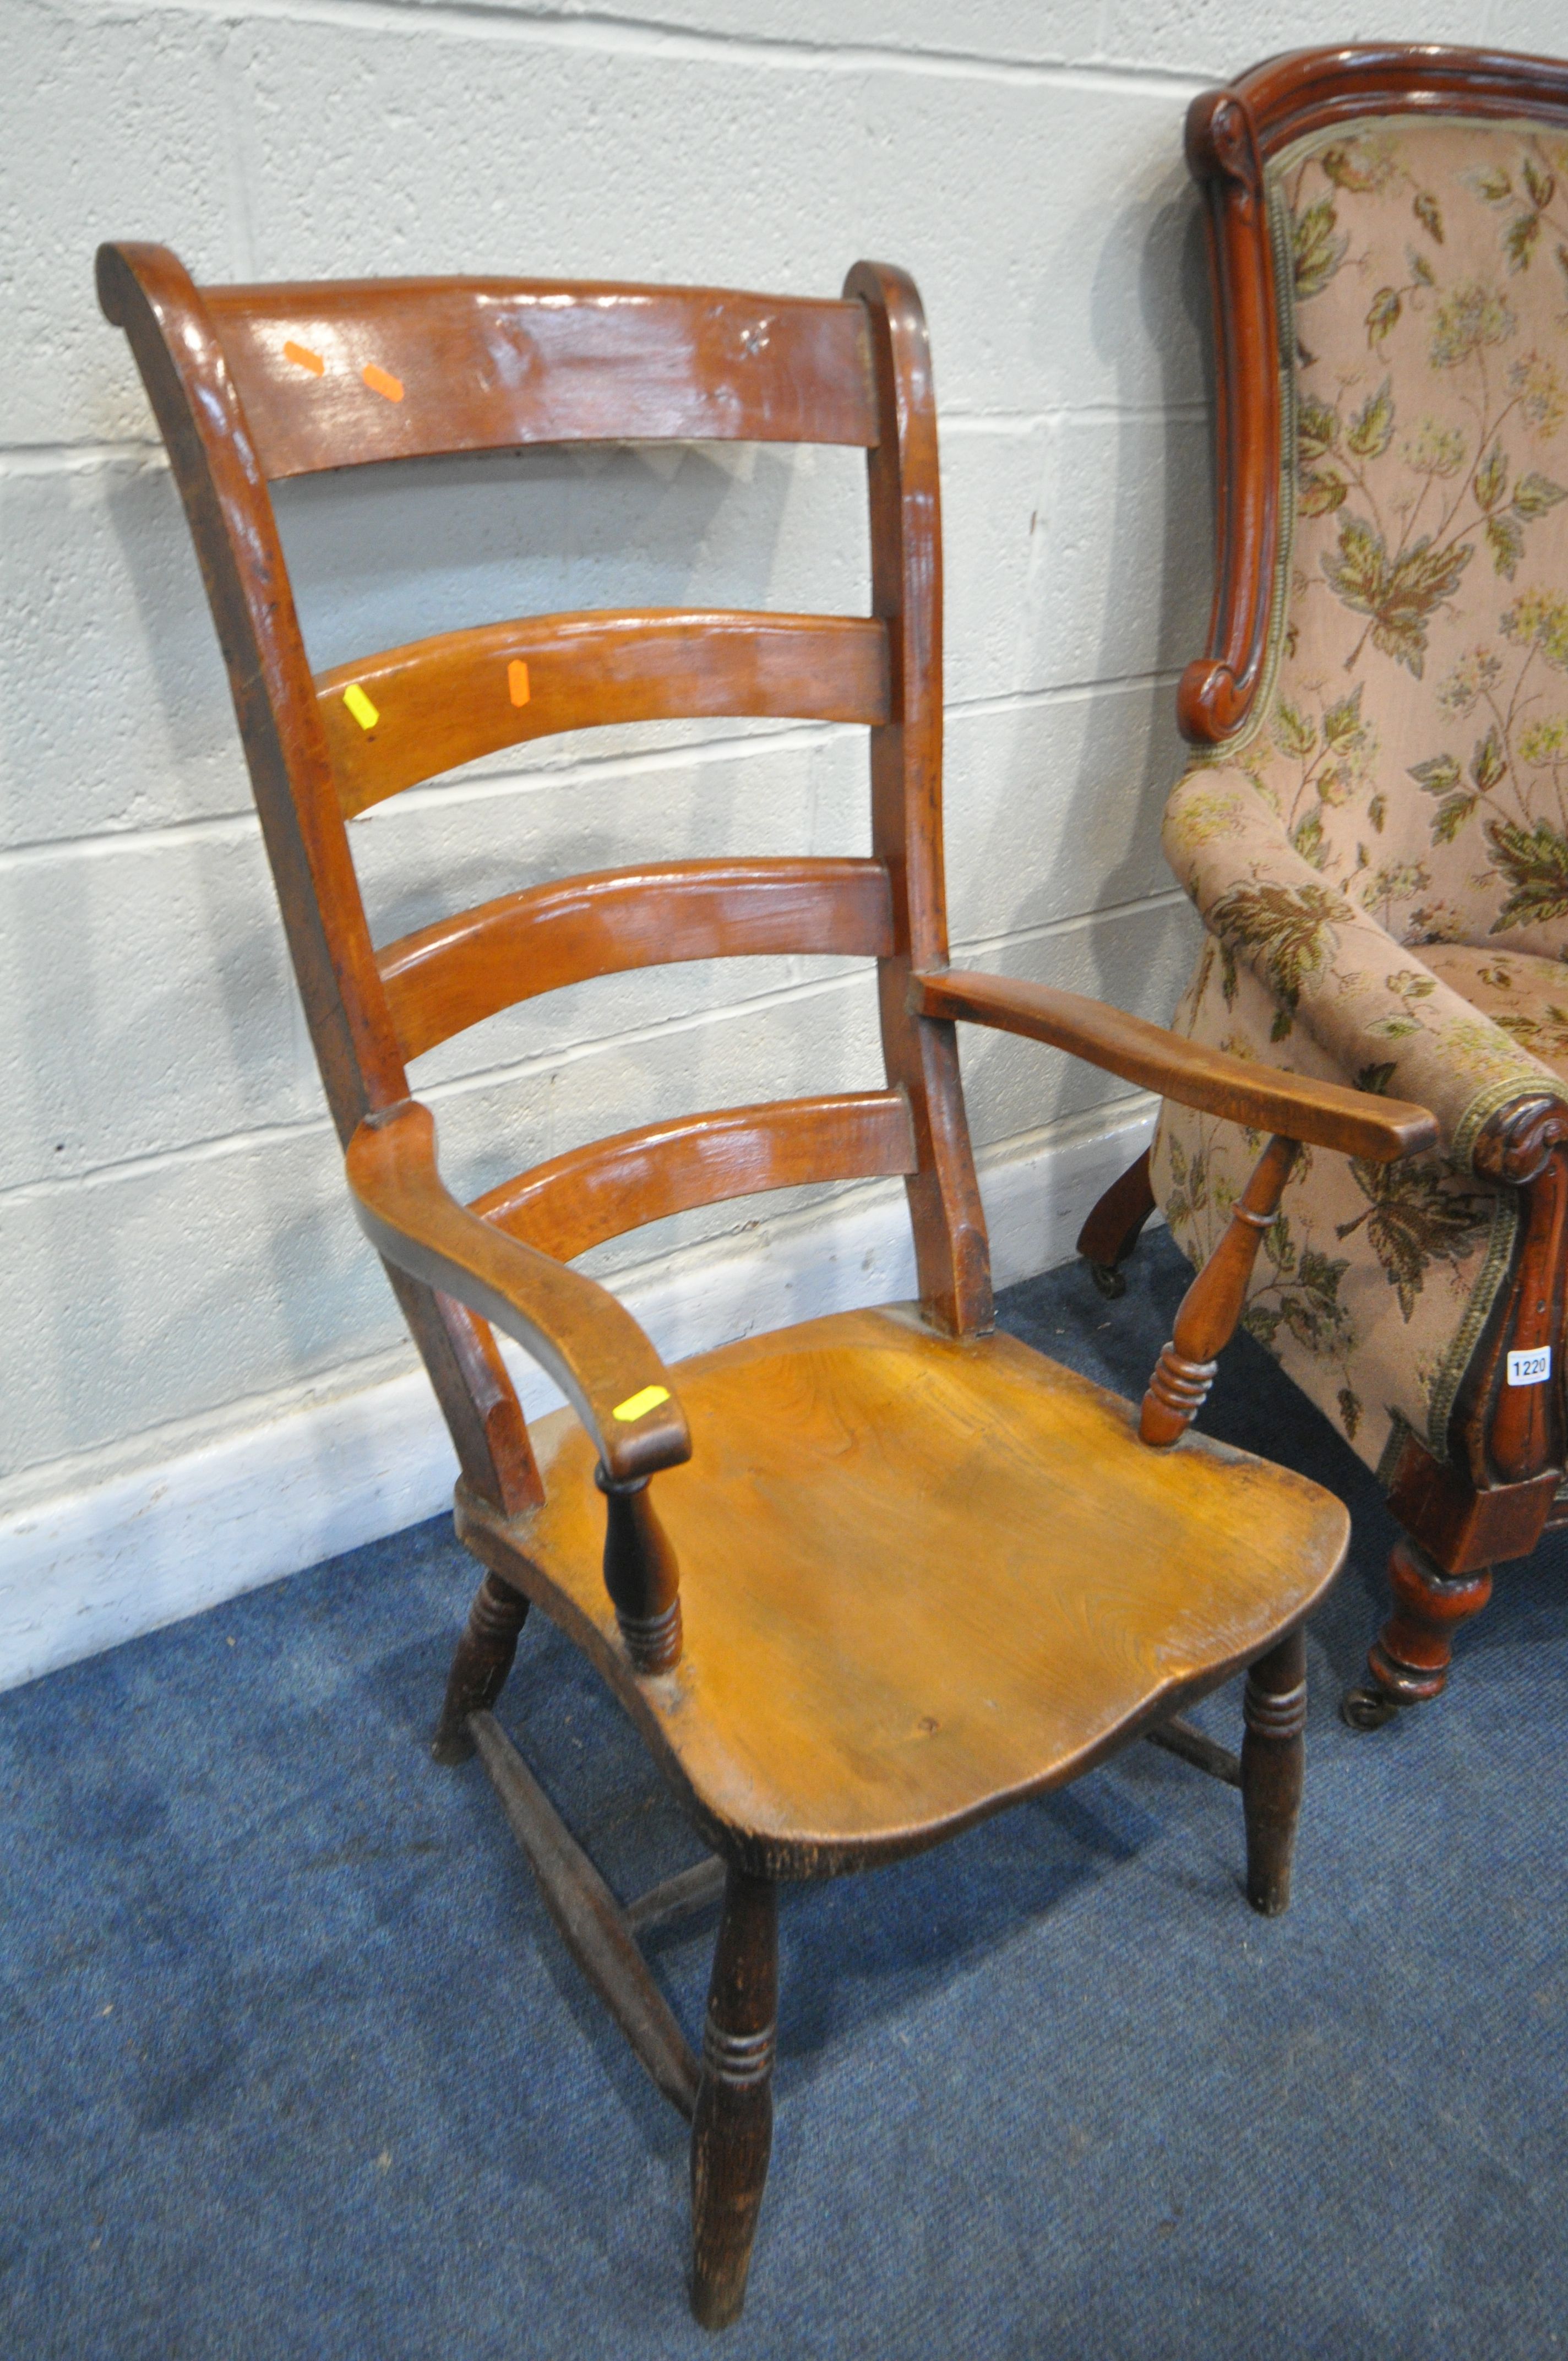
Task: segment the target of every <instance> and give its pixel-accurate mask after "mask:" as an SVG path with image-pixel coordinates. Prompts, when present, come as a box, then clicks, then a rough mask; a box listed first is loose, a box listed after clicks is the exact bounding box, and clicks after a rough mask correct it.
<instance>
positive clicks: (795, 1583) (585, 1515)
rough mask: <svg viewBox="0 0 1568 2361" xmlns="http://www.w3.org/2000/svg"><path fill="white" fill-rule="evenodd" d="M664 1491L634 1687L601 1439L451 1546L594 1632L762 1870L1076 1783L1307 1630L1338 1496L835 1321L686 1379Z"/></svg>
mask: <svg viewBox="0 0 1568 2361" xmlns="http://www.w3.org/2000/svg"><path fill="white" fill-rule="evenodd" d="M672 1382H673V1383H674V1384H676V1385H678V1387H679V1389H680V1394H681V1400H682V1402H683V1405H684V1406H685V1411H686V1413H687V1416H688V1417H689V1419H690V1422H691V1429H692V1437H693V1455H692V1460H691V1463H690V1465H689V1466H685V1467H681V1468H675V1469H672V1470H671V1471H670V1472H669V1473H668V1474H667V1475H665V1476H663V1477H661V1478H660V1480H659V1484H658V1487H657V1490H658V1497H659V1511H660V1515H661V1517H662V1518H663V1521H664V1524H665V1527H666V1530H667V1532H668V1533H669V1536H670V1540H671V1542H672V1543H673V1545H674V1549H675V1551H676V1553H677V1554H678V1555H679V1558H680V1563H681V1602H682V1612H683V1618H684V1621H685V1654H684V1656H683V1658H682V1660H681V1664H680V1665H679V1667H678V1668H677V1669H676V1671H675V1672H674V1673H673V1674H671V1675H668V1676H666V1677H665V1678H664V1679H663V1680H658V1681H638V1680H636V1679H635V1677H634V1676H633V1675H631V1674H630V1672H629V1670H628V1668H627V1665H626V1660H625V1657H624V1655H623V1654H622V1653H621V1651H620V1645H619V1642H618V1636H617V1630H616V1623H615V1617H614V1613H613V1610H612V1609H611V1607H610V1603H609V1599H608V1598H607V1597H606V1595H605V1590H604V1586H603V1583H602V1580H601V1578H600V1572H599V1554H600V1545H601V1538H602V1534H603V1528H604V1516H603V1504H602V1501H601V1500H600V1498H599V1495H598V1491H597V1490H596V1488H595V1486H594V1482H593V1459H594V1454H593V1448H592V1445H591V1444H590V1443H589V1441H588V1439H587V1436H586V1435H584V1433H583V1432H582V1430H581V1428H580V1427H579V1426H578V1425H577V1423H576V1421H575V1420H574V1419H572V1418H571V1417H570V1416H569V1415H566V1414H562V1413H557V1414H556V1415H555V1416H554V1417H553V1418H548V1419H545V1420H543V1421H541V1422H539V1423H538V1424H537V1425H536V1426H535V1427H534V1429H533V1430H532V1432H533V1436H534V1442H535V1446H536V1448H537V1450H538V1453H539V1459H540V1466H541V1470H542V1472H543V1478H544V1486H545V1502H544V1506H543V1508H542V1509H541V1510H538V1511H537V1512H536V1513H534V1514H533V1515H532V1516H524V1517H520V1518H516V1519H513V1520H511V1521H507V1520H504V1519H499V1518H497V1517H496V1516H494V1515H493V1513H488V1512H486V1511H485V1510H483V1509H482V1508H481V1507H480V1506H479V1505H478V1504H477V1503H475V1504H473V1505H472V1506H470V1505H469V1504H467V1503H466V1502H464V1501H461V1500H460V1503H459V1519H460V1525H461V1529H462V1532H463V1535H464V1538H465V1539H466V1541H467V1542H468V1544H469V1546H470V1547H471V1548H473V1549H475V1550H476V1552H477V1554H479V1555H481V1556H483V1557H485V1558H486V1559H487V1561H488V1563H490V1564H491V1565H497V1566H498V1568H499V1570H501V1571H503V1572H508V1573H509V1574H510V1578H511V1579H514V1580H516V1581H518V1582H519V1583H520V1585H521V1587H523V1588H525V1589H527V1590H528V1591H529V1592H530V1593H531V1595H532V1597H533V1598H535V1599H536V1601H537V1602H538V1603H539V1604H540V1605H541V1606H542V1607H543V1609H545V1611H546V1612H547V1613H548V1614H550V1615H551V1616H553V1617H554V1618H555V1619H556V1620H559V1621H560V1622H562V1623H563V1624H564V1626H565V1628H566V1629H567V1630H568V1631H570V1632H572V1634H573V1635H574V1636H575V1637H576V1638H577V1639H578V1640H579V1641H580V1642H582V1643H583V1644H585V1645H586V1646H587V1648H588V1651H589V1653H591V1654H592V1655H593V1657H594V1659H595V1661H596V1662H598V1664H599V1665H600V1667H601V1669H602V1670H604V1671H605V1673H606V1674H607V1675H608V1677H609V1679H610V1680H611V1682H612V1685H613V1686H615V1687H616V1688H617V1690H618V1692H619V1693H620V1696H621V1697H622V1698H623V1699H624V1700H625V1702H626V1703H627V1705H628V1708H629V1709H630V1711H631V1713H632V1714H633V1716H634V1718H635V1719H637V1721H638V1722H639V1724H640V1726H641V1729H642V1730H643V1731H644V1732H645V1734H646V1735H647V1736H648V1738H649V1740H650V1741H651V1742H652V1744H653V1746H654V1748H655V1751H656V1752H658V1753H659V1754H660V1755H661V1756H662V1757H663V1760H664V1763H665V1764H666V1768H667V1769H668V1771H669V1773H670V1775H671V1776H672V1777H673V1778H674V1780H675V1782H676V1784H677V1785H678V1786H680V1787H684V1788H685V1791H686V1795H687V1798H688V1804H689V1807H690V1808H691V1809H692V1811H693V1813H694V1816H695V1817H696V1819H697V1821H698V1824H699V1826H701V1827H702V1828H704V1830H705V1832H706V1833H707V1836H708V1839H709V1841H710V1842H711V1843H712V1844H713V1846H714V1849H715V1850H719V1851H723V1852H725V1853H726V1854H727V1855H728V1856H729V1858H730V1859H733V1860H740V1861H743V1862H744V1863H746V1864H747V1865H748V1866H749V1867H751V1869H753V1870H754V1871H756V1872H758V1873H759V1874H766V1875H778V1876H802V1875H814V1874H818V1875H819V1874H823V1873H826V1872H831V1871H833V1870H837V1869H843V1868H849V1867H853V1866H856V1865H858V1864H863V1863H866V1862H869V1861H876V1860H885V1859H889V1858H892V1857H894V1856H896V1855H897V1854H899V1853H903V1852H910V1851H914V1850H918V1849H919V1848H920V1847H922V1846H924V1845H927V1844H930V1843H932V1842H934V1841H936V1840H937V1839H938V1838H940V1837H942V1836H944V1835H947V1834H949V1833H951V1832H952V1831H953V1830H955V1829H956V1828H960V1827H962V1826H964V1825H965V1824H966V1823H968V1822H970V1821H971V1820H974V1819H977V1818H979V1817H982V1816H983V1815H984V1814H986V1813H987V1812H991V1811H994V1810H996V1809H998V1808H999V1807H1000V1806H1003V1805H1004V1804H1007V1803H1009V1802H1013V1801H1015V1800H1017V1799H1018V1798H1019V1797H1021V1796H1023V1795H1029V1794H1032V1793H1034V1792H1036V1790H1038V1789H1041V1788H1044V1787H1048V1786H1052V1785H1055V1784H1058V1783H1059V1782H1061V1781H1064V1780H1067V1779H1070V1778H1072V1777H1074V1776H1075V1775H1076V1774H1077V1773H1079V1772H1080V1771H1083V1770H1085V1769H1087V1768H1088V1767H1089V1765H1090V1764H1091V1763H1093V1762H1094V1761H1096V1760H1098V1759H1099V1758H1100V1757H1101V1756H1102V1754H1104V1753H1106V1752H1109V1751H1110V1750H1111V1749H1112V1748H1113V1746H1114V1745H1115V1744H1116V1743H1117V1741H1119V1740H1120V1739H1121V1738H1123V1737H1124V1736H1125V1735H1126V1734H1127V1733H1129V1732H1130V1731H1131V1730H1134V1729H1135V1728H1136V1727H1137V1726H1138V1725H1139V1724H1140V1723H1142V1722H1144V1721H1146V1720H1155V1719H1165V1718H1167V1717H1168V1715H1169V1714H1170V1713H1172V1712H1174V1711H1176V1710H1178V1709H1179V1707H1180V1705H1181V1704H1182V1702H1183V1701H1184V1700H1185V1699H1187V1698H1188V1697H1191V1696H1194V1695H1198V1694H1201V1692H1202V1691H1203V1690H1204V1689H1205V1688H1207V1687H1212V1686H1214V1685H1215V1684H1216V1683H1217V1682H1218V1681H1219V1680H1221V1679H1223V1678H1224V1677H1225V1676H1226V1675H1228V1673H1229V1672H1231V1671H1232V1670H1234V1668H1235V1667H1237V1666H1238V1665H1240V1664H1242V1663H1244V1662H1245V1661H1246V1660H1247V1659H1248V1658H1249V1657H1251V1656H1254V1655H1255V1654H1256V1653H1258V1652H1259V1651H1260V1650H1261V1649H1262V1648H1264V1647H1265V1646H1266V1645H1267V1644H1268V1642H1269V1641H1270V1640H1271V1638H1273V1637H1274V1636H1276V1635H1277V1633H1278V1632H1279V1631H1282V1630H1284V1629H1287V1628H1288V1627H1289V1625H1290V1624H1291V1623H1292V1622H1294V1621H1295V1620H1298V1619H1299V1617H1300V1616H1301V1615H1304V1614H1305V1613H1306V1612H1307V1611H1308V1610H1309V1609H1310V1607H1311V1606H1312V1605H1313V1604H1314V1602H1315V1601H1316V1600H1317V1599H1318V1598H1320V1597H1321V1595H1322V1593H1323V1591H1324V1590H1325V1589H1326V1588H1327V1587H1328V1584H1329V1582H1330V1580H1331V1579H1332V1576H1333V1575H1334V1573H1335V1572H1336V1571H1337V1569H1338V1567H1339V1565H1340V1563H1341V1560H1342V1558H1343V1554H1344V1550H1345V1545H1346V1542H1347V1539H1348V1535H1349V1520H1348V1518H1347V1516H1346V1514H1345V1511H1344V1510H1343V1508H1342V1506H1341V1505H1340V1503H1339V1502H1338V1501H1337V1500H1335V1499H1332V1498H1331V1496H1330V1495H1329V1494H1328V1493H1326V1492H1324V1491H1321V1490H1320V1489H1319V1488H1318V1487H1317V1486H1315V1485H1312V1484H1309V1483H1308V1482H1306V1481H1305V1479H1304V1478H1302V1477H1298V1476H1293V1475H1290V1474H1288V1473H1287V1472H1286V1471H1284V1470H1283V1469H1280V1468H1277V1467H1273V1466H1268V1465H1267V1464H1266V1462H1265V1461H1262V1460H1257V1459H1251V1458H1249V1457H1247V1456H1246V1455H1245V1454H1242V1453H1239V1452H1235V1451H1232V1450H1228V1449H1227V1448H1226V1447H1225V1446H1223V1444H1215V1443H1211V1442H1208V1441H1206V1440H1205V1439H1203V1438H1202V1437H1201V1436H1196V1435H1189V1436H1188V1437H1187V1438H1186V1440H1185V1441H1183V1442H1181V1443H1179V1444H1177V1445H1176V1447H1175V1449H1174V1450H1172V1451H1170V1452H1153V1451H1149V1450H1147V1449H1146V1448H1145V1446H1144V1445H1143V1444H1140V1443H1139V1441H1138V1439H1137V1429H1136V1414H1135V1411H1133V1410H1132V1408H1131V1406H1130V1405H1129V1404H1128V1403H1126V1402H1124V1401H1123V1400H1121V1399H1120V1398H1119V1397H1118V1396H1117V1395H1114V1394H1111V1393H1107V1392H1106V1391H1105V1390H1104V1389H1102V1388H1101V1387H1098V1386H1095V1385H1092V1384H1091V1383H1090V1382H1089V1380H1088V1379H1087V1378H1080V1377H1077V1376H1075V1375H1074V1374H1073V1373H1072V1372H1071V1371H1069V1370H1067V1369H1063V1368H1060V1367H1058V1366H1057V1365H1056V1364H1055V1363H1053V1362H1050V1361H1047V1360H1046V1359H1044V1358H1043V1357H1042V1356H1039V1355H1038V1354H1036V1353H1033V1352H1031V1351H1030V1350H1029V1349H1028V1348H1027V1346H1025V1345H1020V1344H1018V1343H1016V1342H1015V1341H1014V1339H1013V1338H1011V1337H1008V1336H1003V1335H992V1336H988V1337H981V1338H973V1339H969V1340H959V1339H955V1338H948V1337H943V1336H938V1335H937V1334H934V1333H933V1332H932V1330H931V1329H930V1328H929V1327H927V1326H926V1325H925V1324H924V1323H922V1322H921V1320H920V1319H919V1317H918V1315H917V1314H916V1312H914V1310H913V1309H907V1310H905V1309H894V1310H891V1311H882V1312H846V1313H842V1314H838V1315H834V1316H831V1317H829V1318H828V1319H824V1320H817V1321H812V1322H808V1323H806V1324H805V1325H803V1326H801V1327H799V1328H795V1329H790V1330H787V1331H784V1332H783V1333H781V1334H775V1335H773V1336H767V1337H761V1338H754V1339H750V1340H748V1341H746V1342H744V1343H741V1344H737V1345H727V1346H725V1347H724V1348H723V1349H722V1350H721V1351H719V1352H717V1353H711V1354H705V1355H702V1356H697V1357H696V1358H694V1359H692V1360H688V1361H685V1362H682V1363H681V1364H680V1365H679V1366H678V1367H676V1368H675V1369H674V1371H673V1372H672Z"/></svg>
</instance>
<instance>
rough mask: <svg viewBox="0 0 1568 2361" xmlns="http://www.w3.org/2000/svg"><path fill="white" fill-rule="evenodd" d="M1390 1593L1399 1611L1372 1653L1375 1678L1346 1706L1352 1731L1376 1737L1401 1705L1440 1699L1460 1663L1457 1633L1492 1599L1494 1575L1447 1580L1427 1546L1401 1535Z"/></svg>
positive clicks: (1347, 1698) (1391, 1561) (1393, 1555)
mask: <svg viewBox="0 0 1568 2361" xmlns="http://www.w3.org/2000/svg"><path fill="white" fill-rule="evenodd" d="M1388 1587H1389V1588H1390V1589H1391V1590H1392V1591H1393V1594H1394V1612H1393V1613H1392V1615H1390V1616H1389V1618H1388V1620H1387V1623H1385V1624H1384V1626H1383V1629H1382V1631H1380V1632H1379V1633H1378V1635H1377V1637H1376V1640H1374V1642H1372V1646H1371V1648H1370V1650H1369V1651H1368V1653H1367V1658H1366V1669H1367V1672H1368V1673H1369V1674H1370V1675H1371V1678H1370V1679H1369V1680H1368V1681H1367V1682H1366V1683H1365V1685H1364V1686H1360V1687H1357V1688H1353V1689H1347V1690H1346V1691H1345V1694H1344V1697H1343V1699H1342V1700H1341V1703H1340V1712H1341V1714H1342V1715H1343V1718H1344V1719H1345V1720H1346V1721H1347V1722H1348V1723H1349V1724H1350V1726H1351V1728H1352V1730H1376V1729H1378V1728H1379V1727H1380V1725H1381V1724H1382V1723H1384V1722H1386V1721H1391V1720H1392V1719H1393V1718H1394V1716H1395V1714H1397V1713H1398V1710H1399V1708H1400V1707H1401V1706H1407V1705H1422V1704H1424V1703H1425V1701H1426V1700H1427V1698H1428V1697H1437V1696H1438V1695H1439V1694H1440V1693H1441V1691H1442V1689H1443V1688H1444V1686H1446V1684H1447V1681H1448V1668H1449V1665H1450V1664H1451V1663H1452V1662H1453V1634H1454V1632H1455V1631H1456V1630H1457V1629H1458V1627H1459V1625H1460V1624H1461V1623H1466V1622H1468V1621H1469V1620H1470V1618H1471V1616H1472V1615H1479V1613H1480V1612H1481V1609H1482V1608H1483V1607H1485V1606H1486V1601H1487V1600H1488V1598H1490V1597H1491V1596H1492V1570H1491V1568H1490V1566H1482V1567H1481V1568H1480V1570H1479V1571H1478V1572H1477V1573H1474V1574H1444V1572H1443V1570H1442V1566H1440V1565H1438V1564H1437V1562H1436V1560H1435V1559H1433V1558H1430V1557H1429V1556H1428V1555H1427V1554H1426V1552H1425V1550H1424V1549H1422V1548H1421V1546H1420V1543H1418V1542H1413V1541H1412V1540H1411V1539H1410V1537H1409V1534H1408V1533H1401V1534H1400V1535H1399V1538H1398V1541H1397V1542H1396V1543H1395V1544H1394V1546H1393V1548H1392V1549H1391V1550H1390V1551H1389V1553H1388Z"/></svg>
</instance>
